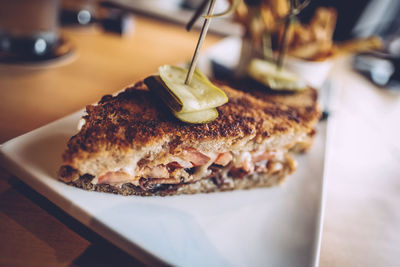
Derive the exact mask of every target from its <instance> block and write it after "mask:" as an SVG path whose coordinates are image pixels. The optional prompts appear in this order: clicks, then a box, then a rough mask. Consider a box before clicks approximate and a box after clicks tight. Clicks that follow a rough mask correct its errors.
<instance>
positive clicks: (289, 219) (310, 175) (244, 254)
mask: <svg viewBox="0 0 400 267" xmlns="http://www.w3.org/2000/svg"><path fill="white" fill-rule="evenodd" d="M82 114H83V111H80V112H77V113H74V114H72V115H70V116H67V117H65V118H62V119H60V120H58V121H56V122H53V123H50V124H48V125H46V126H44V127H41V128H39V129H36V130H34V131H32V132H29V133H27V134H25V135H22V136H20V137H17V138H15V139H12V140H10V141H8V142H6V143H4V144H2V145H1V146H0V161H1V164H2V165H3V166H4V167H6V168H7V169H8V170H9V171H10V172H12V173H13V174H15V175H17V176H18V177H19V178H20V179H21V180H23V181H24V182H25V183H27V184H28V185H30V186H31V187H32V188H34V189H35V190H36V191H38V192H39V193H40V194H42V195H44V196H45V197H47V198H48V199H49V200H51V201H52V202H54V203H55V204H56V205H58V206H59V207H60V208H62V209H63V210H64V211H65V212H67V213H69V214H70V215H72V216H73V217H75V218H76V219H78V220H79V221H80V222H82V223H83V224H85V225H86V226H88V227H90V228H91V229H93V230H94V231H96V232H97V233H98V234H100V235H102V236H103V237H105V238H106V239H108V240H109V241H111V242H112V243H114V244H115V245H117V246H118V247H120V248H121V249H123V250H124V251H126V252H127V253H129V254H131V255H132V256H134V257H136V258H138V259H140V260H142V261H143V262H145V263H148V264H159V263H164V264H171V265H179V266H281V267H282V266H296V267H298V266H316V265H317V264H318V256H319V245H320V238H321V226H322V213H323V212H322V211H323V203H324V201H323V198H324V197H323V195H324V193H323V192H324V189H323V187H324V186H323V184H324V182H323V181H324V179H323V177H324V162H325V150H326V149H325V148H326V145H325V144H326V130H327V127H326V122H322V123H319V125H318V129H317V130H318V133H317V135H316V139H315V143H314V145H313V146H312V148H311V150H310V151H309V152H308V153H306V154H304V155H298V156H296V159H297V161H298V169H297V171H296V172H295V173H294V174H293V175H291V176H289V177H288V179H287V181H286V182H285V183H284V184H283V185H282V186H279V187H274V188H260V189H253V190H245V191H243V190H239V191H233V192H223V193H212V194H197V195H182V196H172V197H136V196H130V197H124V196H119V195H113V194H107V193H98V192H88V191H84V190H81V189H78V188H74V187H71V186H68V185H65V184H63V183H62V182H59V181H58V180H57V179H56V173H57V170H58V168H59V166H60V164H61V154H62V152H63V151H64V149H65V146H66V142H67V140H68V139H69V138H70V137H71V136H72V135H73V134H75V133H76V125H77V123H78V121H79V119H80V117H81V116H82Z"/></svg>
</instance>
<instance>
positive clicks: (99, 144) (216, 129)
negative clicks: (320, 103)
mask: <svg viewBox="0 0 400 267" xmlns="http://www.w3.org/2000/svg"><path fill="white" fill-rule="evenodd" d="M221 88H222V89H223V90H224V91H225V93H226V94H227V95H228V97H229V102H228V103H227V104H225V105H223V106H221V107H218V112H219V117H218V118H217V119H216V120H214V121H212V122H210V123H207V124H187V123H183V122H181V121H178V120H177V119H176V118H175V117H174V116H173V115H172V114H171V113H170V112H169V110H167V109H166V107H165V106H164V104H163V103H162V102H161V101H160V100H159V99H158V98H157V97H156V96H154V95H153V94H152V93H151V92H150V91H149V90H148V88H147V86H146V85H145V84H144V83H143V82H139V83H137V84H136V85H134V86H133V87H130V88H127V89H126V90H125V91H123V92H121V93H120V94H118V95H116V96H111V95H107V96H104V97H103V98H102V99H101V100H100V101H99V103H98V104H96V105H90V106H87V108H86V112H87V115H86V116H84V117H83V119H84V120H85V123H84V124H83V126H82V128H81V130H80V131H79V133H77V134H76V135H75V136H73V137H72V138H71V139H70V140H69V142H68V147H67V150H66V151H65V153H64V155H63V160H64V165H63V166H62V168H61V169H60V178H61V179H62V180H63V181H64V182H67V183H69V184H72V185H75V186H78V187H82V188H84V189H89V190H97V191H107V192H113V193H120V194H125V195H126V194H135V195H168V194H178V193H196V192H211V191H221V190H232V189H236V188H251V187H257V186H268V185H272V184H276V183H278V182H280V181H282V180H283V178H284V177H285V176H286V174H288V173H290V172H292V171H293V170H294V163H293V161H292V160H291V158H290V156H289V155H288V154H287V151H288V150H289V149H291V148H294V147H295V146H296V144H299V143H301V142H303V141H304V140H307V138H308V135H309V133H310V132H312V131H313V130H314V127H315V124H316V122H317V120H318V117H319V112H318V110H317V106H316V104H315V103H313V104H312V105H310V107H309V108H307V107H306V108H305V110H303V107H302V106H301V105H300V106H296V105H294V104H293V105H292V104H290V105H288V104H285V101H286V102H287V101H288V100H279V97H278V96H276V97H275V98H277V100H276V101H274V100H273V99H272V98H271V99H269V100H268V99H263V98H256V97H254V96H252V95H250V94H248V93H245V92H241V91H237V90H235V89H232V88H230V87H229V86H227V85H222V86H221ZM310 101H311V102H316V100H314V99H311V100H310ZM311 106H312V107H314V109H313V110H311ZM306 111H308V112H306ZM221 158H222V160H221ZM223 158H225V159H227V160H223ZM261 165H262V166H261ZM277 166H278V167H277ZM222 174H223V175H222ZM221 181H223V182H221ZM212 184H213V186H211V185H212ZM194 188H197V189H196V190H195V189H194Z"/></svg>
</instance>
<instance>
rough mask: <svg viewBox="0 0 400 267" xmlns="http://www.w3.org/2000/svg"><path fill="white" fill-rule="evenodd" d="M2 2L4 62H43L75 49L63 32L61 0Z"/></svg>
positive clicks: (0, 27)
mask: <svg viewBox="0 0 400 267" xmlns="http://www.w3.org/2000/svg"><path fill="white" fill-rule="evenodd" d="M0 6H1V8H0V62H2V63H33V62H42V61H47V60H50V59H56V58H59V57H61V56H64V55H67V54H69V53H70V52H71V51H72V48H71V46H70V45H69V43H68V42H67V41H66V40H65V39H63V38H62V37H61V35H60V33H59V24H58V8H59V2H58V1H57V0H37V1H30V0H15V1H6V0H0Z"/></svg>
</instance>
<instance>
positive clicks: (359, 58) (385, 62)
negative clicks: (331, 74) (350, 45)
mask: <svg viewBox="0 0 400 267" xmlns="http://www.w3.org/2000/svg"><path fill="white" fill-rule="evenodd" d="M396 43H397V45H399V43H400V38H399V39H396V40H395V41H394V43H393V44H394V45H396ZM389 47H390V45H389ZM397 49H399V47H397ZM394 52H395V51H390V50H389V49H388V50H387V51H384V52H370V53H361V54H358V55H356V56H354V61H353V67H354V69H356V70H357V71H359V72H360V73H361V74H363V75H364V76H366V77H367V78H368V79H370V80H371V81H372V82H373V83H374V84H376V85H378V86H380V87H383V88H386V89H389V90H398V91H400V51H399V50H397V53H394Z"/></svg>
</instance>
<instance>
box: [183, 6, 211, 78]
mask: <svg viewBox="0 0 400 267" xmlns="http://www.w3.org/2000/svg"><path fill="white" fill-rule="evenodd" d="M215 1H216V0H211V2H210V7H209V8H208V12H207V15H211V14H212V13H213V11H214V7H215ZM210 22H211V19H205V20H204V24H203V27H202V28H201V33H200V37H199V40H198V41H197V45H196V50H195V51H194V54H193V58H192V61H191V62H190V67H189V71H188V74H187V76H186V80H185V84H186V85H189V84H190V82H191V81H192V77H193V73H194V70H195V68H196V64H197V60H198V58H199V51H200V48H201V46H202V45H203V42H204V39H205V38H206V35H207V31H208V28H209V26H210Z"/></svg>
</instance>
